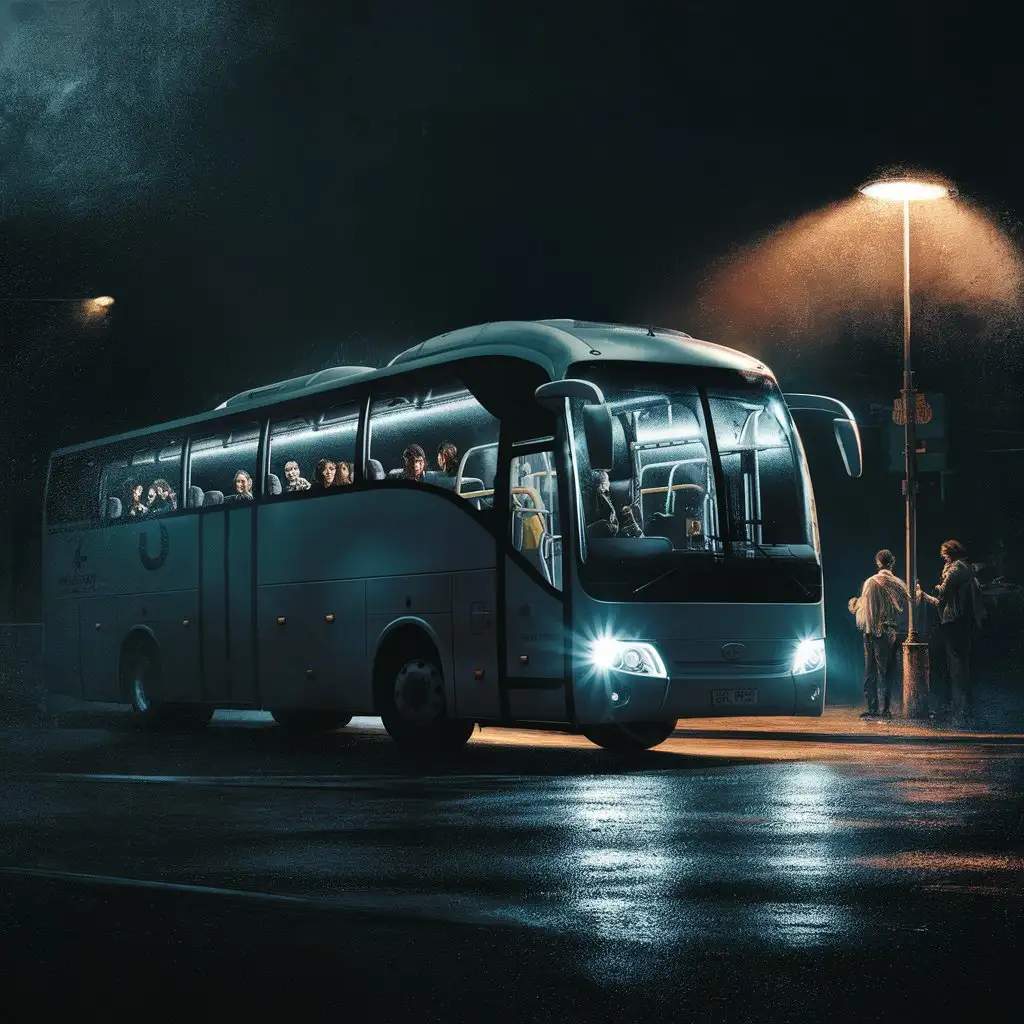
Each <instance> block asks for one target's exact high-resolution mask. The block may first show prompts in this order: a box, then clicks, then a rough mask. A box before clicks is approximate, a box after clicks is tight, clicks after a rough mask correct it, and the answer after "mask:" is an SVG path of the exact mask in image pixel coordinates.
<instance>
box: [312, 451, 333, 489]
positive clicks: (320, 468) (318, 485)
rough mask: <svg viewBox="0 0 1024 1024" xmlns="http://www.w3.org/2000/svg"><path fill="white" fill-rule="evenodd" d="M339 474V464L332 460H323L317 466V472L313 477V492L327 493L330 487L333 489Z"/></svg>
mask: <svg viewBox="0 0 1024 1024" xmlns="http://www.w3.org/2000/svg"><path fill="white" fill-rule="evenodd" d="M337 473H338V466H337V463H335V462H334V461H333V460H332V459H321V460H320V461H319V462H318V463H317V464H316V471H315V473H314V477H313V490H314V491H326V490H327V488H328V487H333V486H334V482H335V477H336V476H337Z"/></svg>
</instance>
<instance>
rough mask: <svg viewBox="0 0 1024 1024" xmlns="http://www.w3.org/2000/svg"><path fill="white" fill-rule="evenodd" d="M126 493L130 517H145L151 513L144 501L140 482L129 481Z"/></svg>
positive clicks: (125, 488) (126, 484) (125, 489)
mask: <svg viewBox="0 0 1024 1024" xmlns="http://www.w3.org/2000/svg"><path fill="white" fill-rule="evenodd" d="M124 491H125V494H127V495H128V501H127V502H126V504H127V506H128V515H130V516H144V515H145V514H146V513H147V512H148V511H149V506H148V505H147V504H146V503H145V502H144V501H143V500H142V484H140V483H139V482H138V480H128V481H127V482H126V483H125V485H124ZM155 496H156V495H155V493H154V497H155Z"/></svg>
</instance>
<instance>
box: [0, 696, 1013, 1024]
mask: <svg viewBox="0 0 1024 1024" xmlns="http://www.w3.org/2000/svg"><path fill="white" fill-rule="evenodd" d="M859 711H860V708H858V707H829V708H827V709H826V712H825V714H824V716H823V717H822V718H820V719H788V718H787V719H757V718H752V719H748V718H732V719H716V720H701V721H681V722H680V723H679V726H678V728H677V729H676V732H675V733H674V735H673V736H672V737H671V738H670V739H669V740H668V741H667V742H666V743H665V744H664V745H663V746H662V747H659V748H658V749H656V750H654V751H650V752H647V753H644V754H641V755H639V756H637V757H621V756H617V755H612V754H609V753H608V752H606V751H602V750H599V749H598V748H596V747H594V746H592V745H591V744H589V743H588V742H587V741H586V740H585V739H584V738H583V737H581V736H574V735H568V734H565V733H559V732H555V731H545V732H535V731H527V730H504V729H484V730H482V731H478V732H477V733H475V734H474V736H473V738H472V740H471V741H470V743H469V744H468V746H467V747H466V749H465V750H464V751H462V752H461V753H459V754H457V755H454V756H450V757H445V758H428V759H424V758H422V757H420V758H417V757H411V756H409V755H406V754H403V753H402V752H401V751H399V750H398V749H397V748H396V747H395V745H394V744H393V743H392V742H391V741H390V739H389V738H388V737H387V736H386V734H385V733H384V732H383V729H382V727H381V725H380V722H379V720H376V719H356V720H355V721H354V722H353V723H352V725H351V726H349V727H348V728H346V729H344V730H341V731H339V732H337V733H335V734H332V735H330V736H327V737H319V738H316V739H303V740H299V739H297V738H296V737H293V736H290V735H289V734H288V733H287V732H286V731H285V730H283V729H281V728H279V727H277V726H276V725H274V724H273V722H272V721H271V720H270V718H269V716H267V715H263V714H253V713H243V712H220V713H218V714H217V716H216V717H215V719H214V722H213V723H212V724H211V726H210V727H208V728H206V729H204V730H201V731H198V732H195V733H182V734H150V733H147V732H145V731H142V730H140V729H139V728H138V727H137V725H136V723H135V721H134V718H133V717H132V715H131V714H130V713H129V712H127V711H126V710H125V709H124V708H120V707H117V706H88V705H79V704H75V703H74V702H64V703H62V704H61V705H59V706H57V705H53V706H51V713H52V718H51V721H50V724H49V725H46V726H43V727H40V726H36V727H25V726H23V727H18V728H7V729H0V758H2V761H0V763H2V765H3V775H2V776H0V952H2V958H0V974H2V976H3V979H4V985H5V991H6V993H7V995H8V998H9V1000H12V1001H15V1002H16V1001H17V1000H18V998H19V997H20V996H22V995H24V996H26V997H28V998H31V999H32V1006H33V1012H36V1013H38V1012H44V1011H46V1010H58V1011H59V1010H74V1011H75V1012H78V1013H81V1012H83V1011H84V1012H85V1013H86V1014H87V1015H89V1014H92V1015H96V1016H103V1017H104V1018H105V1019H107V1018H114V1019H116V1018H117V1017H120V1016H122V1015H124V1016H127V1015H128V1014H131V1015H133V1016H135V1015H138V1014H139V1013H141V1012H151V1010H152V1008H154V1007H155V1008H156V1009H157V1010H158V1011H159V1012H161V1013H162V1014H165V1015H170V1014H174V1015H178V1014H181V1015H185V1014H187V1015H188V1016H189V1018H191V1019H196V1020H208V1019H210V1020H212V1019H219V1018H222V1017H223V1014H224V1013H225V1012H227V1013H231V1014H232V1015H235V1016H238V1015H240V1014H242V1013H250V1012H253V1013H257V1014H259V1015H260V1016H266V1015H269V1014H271V1013H274V1014H276V1013H279V1012H287V1013H292V1014H294V1013H295V1012H302V1013H305V1014H307V1015H309V1016H311V1017H312V1018H313V1019H323V1018H326V1017H327V1016H328V1015H330V1016H331V1017H335V1016H338V1015H341V1014H345V1013H351V1012H352V1011H353V1010H356V1012H361V1013H363V1014H372V1015H373V1017H374V1018H375V1019H378V1020H401V1021H408V1020H444V1021H455V1020H467V1021H469V1020H473V1021H478V1020H480V1019H487V1018H491V1017H494V1018H497V1019H501V1020H524V1021H542V1020H543V1021H547V1020H560V1021H566V1020H584V1021H587V1022H595V1021H606V1020H607V1021H615V1022H617V1024H621V1022H622V1021H624V1020H625V1021H628V1020H638V1019H641V1018H645V1017H654V1016H657V1017H659V1018H661V1019H668V1020H685V1021H688V1022H689V1021H696V1022H704V1021H707V1022H712V1021H714V1022H723V1024H725V1022H728V1024H734V1022H737V1021H774V1020H779V1021H804V1020H807V1021H811V1020H813V1021H815V1022H819V1021H820V1020H822V1019H823V1018H828V1019H831V1020H843V1021H845V1020H851V1021H854V1020H855V1021H858V1022H860V1021H869V1020H900V1021H904V1020H906V1019H907V1018H915V1017H920V1016H922V1015H925V1014H927V1015H928V1016H929V1017H930V1018H931V1019H932V1020H934V1021H943V1020H961V1019H963V1015H962V1013H961V1011H959V1010H957V1009H955V1008H956V1007H961V1006H964V1007H966V1006H969V1007H970V1014H971V1015H972V1016H981V1017H984V1018H985V1019H986V1021H998V1020H1011V1019H1012V1020H1016V1019H1017V1016H1018V1014H1017V1013H1016V1012H1015V1007H1016V1005H1017V1003H1018V1001H1019V996H1018V995H1017V990H1016V972H1017V970H1018V969H1019V964H1020V962H1021V955H1022V953H1024V941H1022V938H1024V927H1022V922H1024V884H1022V883H1024V729H1022V721H1021V718H1020V717H1019V716H1017V713H1016V707H1015V705H1014V704H1013V702H1012V700H1009V699H1008V698H1006V697H1005V695H1004V696H1002V697H1000V699H999V700H998V701H995V702H991V701H990V702H989V706H988V707H987V708H986V716H987V717H986V721H988V722H989V723H990V725H992V726H993V727H991V728H986V729H977V730H974V731H968V730H954V729H948V728H942V727H939V726H935V725H933V724H927V723H907V722H903V721H900V720H899V719H893V720H891V721H882V720H863V719H861V718H860V717H859ZM996 726H998V727H996Z"/></svg>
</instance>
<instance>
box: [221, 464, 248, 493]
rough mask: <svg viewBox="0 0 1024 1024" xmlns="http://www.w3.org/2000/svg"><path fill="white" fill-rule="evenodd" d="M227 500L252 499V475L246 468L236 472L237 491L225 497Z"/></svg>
mask: <svg viewBox="0 0 1024 1024" xmlns="http://www.w3.org/2000/svg"><path fill="white" fill-rule="evenodd" d="M224 500H225V501H252V500H253V493H252V477H251V476H249V474H248V473H246V471H245V470H244V469H240V470H239V471H238V472H237V473H236V474H235V493H234V494H229V495H227V496H226V497H225V499H224Z"/></svg>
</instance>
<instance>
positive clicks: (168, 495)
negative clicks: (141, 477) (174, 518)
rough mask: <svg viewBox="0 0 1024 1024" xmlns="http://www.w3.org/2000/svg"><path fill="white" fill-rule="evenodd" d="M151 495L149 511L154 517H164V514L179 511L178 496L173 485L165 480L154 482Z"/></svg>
mask: <svg viewBox="0 0 1024 1024" xmlns="http://www.w3.org/2000/svg"><path fill="white" fill-rule="evenodd" d="M149 493H150V494H151V495H152V497H151V498H150V501H149V511H150V512H152V513H153V514H154V515H162V514H163V513H166V512H174V511H176V510H177V508H178V496H177V495H176V494H175V493H174V490H173V489H172V487H171V485H170V484H169V483H168V482H167V481H166V480H164V479H163V478H161V479H159V480H154V481H153V485H152V487H150V489H149Z"/></svg>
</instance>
